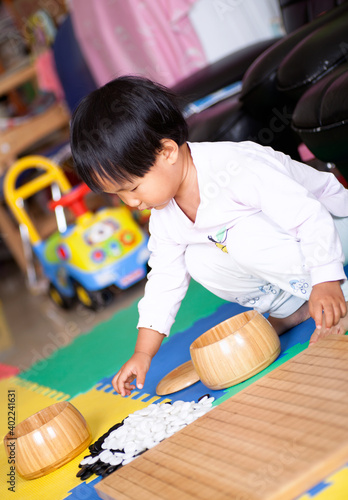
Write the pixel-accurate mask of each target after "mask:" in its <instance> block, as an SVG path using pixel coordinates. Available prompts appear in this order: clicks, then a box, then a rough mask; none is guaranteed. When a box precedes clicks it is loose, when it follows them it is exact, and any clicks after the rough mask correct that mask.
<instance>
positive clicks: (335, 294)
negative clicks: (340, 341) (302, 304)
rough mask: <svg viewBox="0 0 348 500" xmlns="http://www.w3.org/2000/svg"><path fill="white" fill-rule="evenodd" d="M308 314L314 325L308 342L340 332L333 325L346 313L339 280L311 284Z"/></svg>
mask: <svg viewBox="0 0 348 500" xmlns="http://www.w3.org/2000/svg"><path fill="white" fill-rule="evenodd" d="M309 314H310V315H311V316H312V318H313V319H314V321H315V326H316V329H315V331H314V333H313V335H312V337H311V340H310V344H313V343H314V342H316V341H317V340H319V338H323V337H326V336H327V335H330V334H331V333H340V332H339V331H336V330H337V328H336V329H335V327H336V325H338V323H339V321H340V319H341V318H344V317H345V316H346V315H347V305H346V302H345V299H344V296H343V293H342V290H341V287H340V282H339V281H327V282H325V283H318V284H317V285H314V286H313V290H312V293H311V296H310V298H309Z"/></svg>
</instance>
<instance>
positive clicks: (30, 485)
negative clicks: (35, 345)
mask: <svg viewBox="0 0 348 500" xmlns="http://www.w3.org/2000/svg"><path fill="white" fill-rule="evenodd" d="M9 389H14V390H15V394H16V423H19V422H21V421H22V420H24V419H25V418H27V417H29V416H30V415H32V414H34V413H36V412H37V411H39V410H41V409H42V408H45V407H46V406H50V405H52V404H54V403H55V402H57V401H58V400H59V401H62V400H65V399H68V398H69V396H68V395H64V394H62V393H57V392H56V391H52V390H51V389H49V388H47V387H42V386H38V385H37V384H31V383H27V382H25V383H23V381H22V380H20V379H18V378H16V377H12V378H10V379H6V380H4V381H1V382H0V398H1V402H2V411H1V412H0V413H1V416H0V430H1V437H2V438H3V436H5V434H6V433H7V411H6V408H7V403H6V405H3V402H4V401H6V402H7V394H8V390H9ZM134 396H136V394H132V397H128V398H122V397H121V396H119V395H115V394H112V393H106V392H104V391H98V390H97V389H96V388H93V389H92V390H90V391H89V392H87V393H85V394H80V395H79V396H76V397H75V398H73V399H70V402H71V403H72V404H73V405H74V406H75V407H76V408H77V409H78V410H79V411H80V412H81V413H82V415H83V416H84V417H85V419H86V421H87V422H88V424H89V427H90V429H91V433H92V442H93V441H95V440H96V439H98V438H99V437H100V436H101V435H102V434H104V433H105V432H106V431H107V430H108V429H110V427H111V426H112V425H114V424H116V423H117V422H120V421H121V420H123V419H124V418H125V417H126V416H127V415H129V414H130V413H132V412H134V411H136V410H139V409H141V408H144V407H146V406H148V405H149V404H151V403H154V402H156V401H158V399H159V398H157V397H154V398H152V399H151V400H148V401H146V402H144V401H143V399H144V398H147V397H148V395H146V394H145V395H142V397H141V398H139V399H133V398H134ZM4 410H5V411H4ZM87 454H88V450H87V451H84V452H82V453H81V454H80V455H79V456H78V457H76V458H75V459H73V460H72V461H71V462H69V463H68V464H66V465H64V466H63V467H61V468H60V469H58V470H56V471H54V472H51V473H50V474H47V475H46V476H43V477H41V478H38V479H33V480H30V481H28V480H25V479H23V478H21V477H20V476H19V475H18V474H16V477H15V483H16V484H15V493H13V492H12V491H9V490H8V487H10V484H7V478H8V476H7V474H8V473H9V472H10V470H9V467H10V466H9V464H8V462H7V456H6V454H5V448H4V446H3V445H2V446H1V448H0V477H1V481H0V498H1V499H2V500H10V499H14V498H15V499H16V498H17V499H23V500H24V499H25V500H38V499H40V498H43V499H49V500H62V499H64V498H66V497H67V496H68V494H69V491H70V490H71V489H73V488H75V487H76V486H78V485H79V484H81V481H80V479H79V478H77V477H76V473H77V471H78V464H79V462H80V461H81V460H82V458H83V457H84V456H85V455H87ZM3 478H6V479H5V481H4V480H3ZM95 478H96V476H92V477H91V479H90V481H92V480H94V479H95Z"/></svg>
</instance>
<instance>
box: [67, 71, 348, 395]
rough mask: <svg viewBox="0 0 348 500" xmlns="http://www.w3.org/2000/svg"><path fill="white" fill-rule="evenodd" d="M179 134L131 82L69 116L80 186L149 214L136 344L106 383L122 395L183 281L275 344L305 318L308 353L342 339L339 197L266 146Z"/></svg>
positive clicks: (140, 370)
mask: <svg viewBox="0 0 348 500" xmlns="http://www.w3.org/2000/svg"><path fill="white" fill-rule="evenodd" d="M187 136H188V133H187V125H186V123H185V120H184V118H183V116H182V114H181V111H180V108H179V105H178V103H177V101H176V97H175V96H174V95H172V94H171V93H170V91H169V90H168V89H165V88H164V87H162V86H160V85H158V84H155V83H153V82H151V81H149V80H146V79H143V78H138V77H121V78H118V79H116V80H114V81H111V82H109V83H108V84H106V85H105V86H104V87H102V88H100V89H98V90H96V91H94V92H92V93H91V94H90V95H88V96H87V97H86V98H85V99H84V100H83V101H82V102H81V103H80V105H79V106H78V108H77V110H76V111H75V113H74V116H73V118H72V123H71V147H72V154H73V159H74V162H75V166H76V169H77V172H78V174H79V175H80V177H81V178H82V179H83V180H84V182H86V184H88V185H89V187H90V188H91V189H93V190H94V191H105V192H107V193H116V194H118V196H119V197H120V198H121V200H122V201H124V202H125V203H126V204H127V205H129V206H130V207H136V208H138V209H139V210H144V209H151V217H150V240H149V249H150V251H151V257H150V260H149V265H150V267H151V271H150V273H149V275H148V281H147V284H146V287H145V295H144V298H143V299H142V300H141V301H140V303H139V315H140V318H139V323H138V329H139V331H138V339H137V342H136V346H135V351H134V354H133V356H132V357H131V358H130V360H128V361H127V362H126V363H125V364H124V365H123V366H122V368H121V369H120V371H119V372H118V373H117V374H116V375H115V377H114V379H113V386H114V388H115V390H116V391H117V392H119V393H120V394H121V395H122V396H125V395H129V394H130V393H131V391H132V390H133V389H134V388H135V386H134V385H132V382H133V381H134V379H135V378H136V382H137V387H138V388H139V389H141V388H142V387H143V384H144V382H145V377H146V373H147V371H148V369H149V367H150V363H151V360H152V358H153V356H154V355H155V354H156V352H157V351H158V349H159V347H160V345H161V342H162V340H163V338H164V336H166V335H169V332H170V328H171V326H172V324H173V323H174V320H175V316H176V313H177V312H178V309H179V307H180V303H181V301H182V299H183V298H184V296H185V293H186V291H187V288H188V284H189V281H190V277H193V278H194V279H195V280H196V281H198V282H199V283H201V284H202V285H203V286H204V287H205V288H207V289H208V290H210V291H211V292H212V293H214V294H216V295H217V296H219V297H221V298H223V299H226V300H228V301H231V302H238V303H239V304H242V305H243V306H246V307H252V308H254V309H256V310H257V311H259V312H260V313H269V317H268V319H269V321H270V322H271V324H272V325H273V326H274V328H275V329H276V331H277V332H278V334H281V333H283V332H284V331H286V330H288V329H289V328H291V327H293V326H295V325H297V324H299V323H301V322H302V321H304V320H306V319H307V318H309V317H310V316H311V317H312V318H314V320H315V325H316V329H315V331H314V333H313V335H312V337H311V343H313V342H316V341H317V340H318V339H319V338H321V337H325V336H326V335H328V334H330V333H344V332H345V331H346V330H347V329H348V315H347V304H346V301H347V300H348V281H347V280H346V276H345V273H344V270H343V265H344V262H347V261H348V259H347V257H348V191H347V190H346V189H344V187H343V186H342V185H341V184H340V183H339V182H338V181H337V179H336V178H335V177H334V175H333V174H331V173H324V172H319V171H317V170H315V169H313V168H312V167H309V166H308V165H305V164H302V163H299V162H297V161H294V160H292V159H291V158H290V157H288V156H286V155H284V154H283V153H280V152H276V151H274V150H273V149H271V148H269V147H263V146H260V145H258V144H255V143H252V142H241V143H232V142H221V143H218V142H217V143H189V142H187ZM342 246H343V247H344V248H345V250H346V257H345V256H344V254H343V251H342Z"/></svg>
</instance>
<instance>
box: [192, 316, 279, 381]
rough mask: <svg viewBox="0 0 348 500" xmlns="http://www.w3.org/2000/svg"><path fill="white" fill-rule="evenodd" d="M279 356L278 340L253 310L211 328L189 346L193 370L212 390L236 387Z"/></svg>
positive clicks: (273, 331)
mask: <svg viewBox="0 0 348 500" xmlns="http://www.w3.org/2000/svg"><path fill="white" fill-rule="evenodd" d="M279 353H280V341H279V337H278V335H277V333H276V331H275V330H274V328H273V327H272V325H271V324H270V323H269V322H268V321H267V319H266V318H264V317H263V316H262V315H261V314H259V313H258V312H257V311H246V312H244V313H242V314H238V315H236V316H233V317H232V318H229V319H227V320H225V321H223V322H222V323H219V324H218V325H216V326H214V327H213V328H211V329H210V330H208V331H206V332H205V333H203V334H202V335H201V336H200V337H198V338H197V339H196V340H195V341H194V342H193V343H192V344H191V346H190V354H191V359H192V362H193V365H194V367H195V370H196V372H197V374H198V376H199V378H200V380H201V381H202V382H203V384H204V385H206V386H207V387H209V388H210V389H213V390H218V389H225V388H226V387H231V386H233V385H236V384H239V383H240V382H243V381H244V380H246V379H248V378H250V377H252V376H253V375H255V374H256V373H258V372H260V371H261V370H263V369H264V368H266V367H267V366H268V365H270V364H271V363H272V362H273V361H274V360H275V359H276V358H277V357H278V356H279Z"/></svg>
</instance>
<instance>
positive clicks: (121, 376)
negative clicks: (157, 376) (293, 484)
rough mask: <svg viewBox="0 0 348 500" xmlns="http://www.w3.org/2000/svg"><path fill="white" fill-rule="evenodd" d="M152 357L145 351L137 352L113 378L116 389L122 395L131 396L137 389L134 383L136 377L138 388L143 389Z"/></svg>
mask: <svg viewBox="0 0 348 500" xmlns="http://www.w3.org/2000/svg"><path fill="white" fill-rule="evenodd" d="M151 359H152V358H151V356H150V355H149V354H147V353H145V352H135V353H134V354H133V356H132V357H131V358H130V359H129V360H128V361H127V362H126V363H125V364H124V365H123V366H122V368H121V370H120V371H119V372H117V373H116V375H115V376H114V378H113V379H112V385H113V387H114V389H115V391H116V392H118V393H119V394H121V396H129V395H130V394H131V392H132V390H133V389H135V385H132V382H133V380H134V379H137V388H138V389H142V388H143V386H144V383H145V377H146V374H147V372H148V370H149V368H150V364H151Z"/></svg>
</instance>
